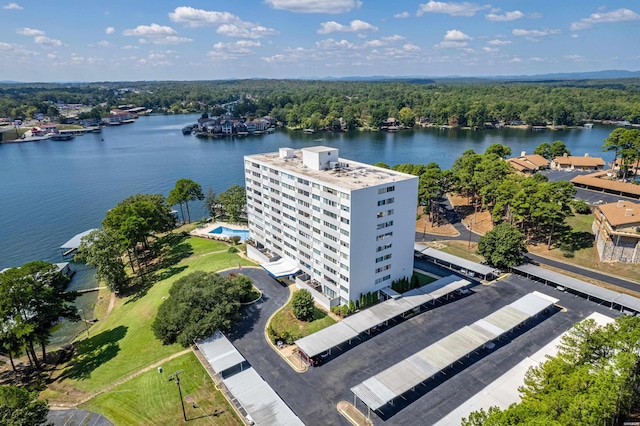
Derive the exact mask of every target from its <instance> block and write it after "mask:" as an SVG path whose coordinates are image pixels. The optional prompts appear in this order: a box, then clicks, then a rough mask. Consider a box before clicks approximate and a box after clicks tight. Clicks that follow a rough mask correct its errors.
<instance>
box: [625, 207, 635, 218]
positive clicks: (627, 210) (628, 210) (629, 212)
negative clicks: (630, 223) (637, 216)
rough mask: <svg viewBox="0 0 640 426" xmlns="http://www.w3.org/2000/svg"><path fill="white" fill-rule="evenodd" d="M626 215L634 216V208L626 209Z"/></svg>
mask: <svg viewBox="0 0 640 426" xmlns="http://www.w3.org/2000/svg"><path fill="white" fill-rule="evenodd" d="M624 216H625V217H631V216H633V209H626V210H625V211H624Z"/></svg>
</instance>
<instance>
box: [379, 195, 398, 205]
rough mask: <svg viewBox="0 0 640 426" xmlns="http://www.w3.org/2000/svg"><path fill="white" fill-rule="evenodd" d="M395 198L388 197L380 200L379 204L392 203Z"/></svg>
mask: <svg viewBox="0 0 640 426" xmlns="http://www.w3.org/2000/svg"><path fill="white" fill-rule="evenodd" d="M394 200H395V199H394V198H393V197H392V198H387V199H386V200H380V201H378V206H384V205H386V204H391V203H393V202H394Z"/></svg>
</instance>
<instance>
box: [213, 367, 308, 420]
mask: <svg viewBox="0 0 640 426" xmlns="http://www.w3.org/2000/svg"><path fill="white" fill-rule="evenodd" d="M224 384H225V385H226V387H227V388H228V389H229V391H230V392H231V394H232V395H233V396H234V397H235V398H237V400H238V401H239V402H240V404H241V405H242V406H243V407H244V409H245V410H246V411H247V413H248V414H249V415H250V416H251V418H252V419H253V421H254V422H255V424H256V425H281V426H294V425H300V426H304V423H302V421H301V420H300V419H299V418H298V417H297V416H296V415H295V414H294V412H293V411H291V408H289V406H287V404H285V402H284V401H283V400H282V399H280V397H279V396H278V394H277V393H276V392H275V391H274V390H273V389H272V388H271V386H269V385H268V384H267V382H265V381H264V380H263V379H262V377H260V375H259V374H258V373H257V372H256V370H254V369H253V368H249V369H247V370H244V371H241V372H240V373H237V374H234V375H233V376H231V377H229V378H228V379H225V380H224Z"/></svg>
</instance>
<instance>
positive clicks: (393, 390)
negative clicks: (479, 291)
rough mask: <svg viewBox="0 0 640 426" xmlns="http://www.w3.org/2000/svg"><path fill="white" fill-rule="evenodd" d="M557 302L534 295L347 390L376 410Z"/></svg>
mask: <svg viewBox="0 0 640 426" xmlns="http://www.w3.org/2000/svg"><path fill="white" fill-rule="evenodd" d="M557 301H558V299H555V298H553V297H550V296H547V295H545V294H542V293H539V292H537V291H534V292H533V293H529V294H527V295H525V296H523V297H521V298H520V299H518V300H516V301H515V302H513V303H511V304H509V305H507V306H504V307H502V308H500V309H499V310H497V311H495V312H494V313H492V314H490V315H489V316H487V317H485V318H483V319H481V320H478V321H476V322H474V323H473V324H471V325H468V326H465V327H463V328H461V329H460V330H458V331H456V332H454V333H452V334H450V335H448V336H447V337H445V338H443V339H440V340H439V341H437V342H435V343H434V344H432V345H430V346H428V347H426V348H425V349H423V350H421V351H420V352H418V353H416V354H414V355H411V356H410V357H408V358H406V359H404V360H403V361H400V362H399V363H397V364H395V365H393V366H391V367H390V368H387V369H386V370H384V371H382V372H380V373H378V374H376V375H375V376H372V377H370V378H369V379H367V380H365V381H364V382H362V383H360V384H358V385H356V386H354V387H352V388H351V391H352V392H353V394H354V401H353V402H354V405H356V403H357V399H356V398H359V399H360V400H361V401H362V402H364V403H365V404H366V405H367V407H368V410H369V411H368V416H369V415H370V410H374V411H375V410H379V409H381V408H382V407H384V406H385V405H387V404H391V405H393V400H394V399H395V398H397V397H399V396H402V395H403V394H405V393H406V392H408V391H410V390H413V389H414V388H415V387H416V386H418V385H419V384H421V383H423V382H425V381H426V380H428V379H430V378H432V377H434V376H435V375H436V374H437V373H439V372H441V371H442V370H444V369H445V368H447V367H449V366H452V365H453V364H454V363H455V362H457V361H458V360H460V359H461V358H463V357H465V356H466V357H468V356H469V355H470V354H471V353H472V352H474V351H476V350H478V349H480V348H482V347H484V346H485V345H486V344H487V343H489V342H491V341H492V340H494V339H497V338H499V337H501V336H502V335H504V334H505V333H507V332H509V331H511V330H513V329H514V328H516V327H518V326H519V325H521V324H523V323H524V322H525V321H526V320H528V319H530V318H532V317H534V316H536V315H538V314H539V313H540V312H542V311H544V310H546V309H548V308H549V307H551V306H552V305H554V304H555V303H556V302H557Z"/></svg>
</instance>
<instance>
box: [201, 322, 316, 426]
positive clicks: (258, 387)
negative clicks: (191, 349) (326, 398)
mask: <svg viewBox="0 0 640 426" xmlns="http://www.w3.org/2000/svg"><path fill="white" fill-rule="evenodd" d="M196 346H197V347H198V350H199V351H200V352H201V353H202V355H203V356H204V358H205V359H206V360H207V363H208V364H209V366H210V367H211V370H213V372H214V373H215V374H216V375H218V376H219V377H221V378H222V381H221V382H220V381H218V380H216V383H217V384H218V388H221V390H223V391H224V388H226V389H227V391H228V392H225V393H226V394H227V395H229V394H230V396H229V399H230V402H231V403H232V404H234V405H235V406H236V407H239V408H241V410H240V411H244V413H246V420H247V423H249V424H255V425H264V426H271V425H282V426H304V423H303V422H302V421H301V420H300V419H299V418H298V416H296V415H295V413H294V412H293V411H292V410H291V408H289V406H288V405H287V404H286V403H285V402H284V401H283V400H282V399H281V398H280V397H279V396H278V394H277V393H276V392H275V391H274V390H273V389H272V388H271V386H269V384H268V383H267V382H265V381H264V379H262V377H260V375H259V374H258V373H257V372H256V370H254V369H253V368H252V367H251V366H250V365H248V363H247V361H246V360H245V358H244V357H243V356H242V354H241V353H240V352H239V351H238V350H237V349H236V347H235V346H233V344H232V343H231V342H230V341H229V340H228V339H227V338H226V337H225V335H224V334H222V333H221V332H219V331H217V332H215V333H214V334H213V336H211V337H209V338H207V339H204V340H200V341H198V342H196ZM207 370H209V369H207ZM220 383H222V384H223V385H224V387H221V386H220ZM244 413H243V414H244Z"/></svg>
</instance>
